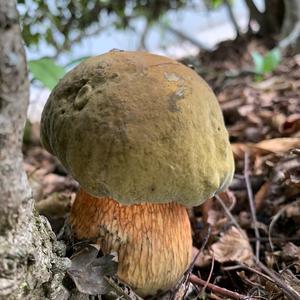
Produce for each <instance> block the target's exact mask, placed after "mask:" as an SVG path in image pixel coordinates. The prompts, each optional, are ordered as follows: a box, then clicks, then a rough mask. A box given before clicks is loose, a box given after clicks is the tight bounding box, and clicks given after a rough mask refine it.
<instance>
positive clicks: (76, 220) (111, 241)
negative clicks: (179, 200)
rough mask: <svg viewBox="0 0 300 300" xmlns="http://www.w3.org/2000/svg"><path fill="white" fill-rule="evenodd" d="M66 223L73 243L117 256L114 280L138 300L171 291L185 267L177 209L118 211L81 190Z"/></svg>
mask: <svg viewBox="0 0 300 300" xmlns="http://www.w3.org/2000/svg"><path fill="white" fill-rule="evenodd" d="M70 221H71V224H72V226H73V230H74V232H75V236H76V237H77V238H78V239H85V238H97V240H98V243H99V244H100V247H101V249H102V251H103V252H104V253H105V254H106V253H110V252H112V251H116V252H117V253H118V259H119V265H118V273H117V275H118V277H119V278H120V280H122V281H124V282H125V283H127V284H128V285H130V286H131V287H132V288H133V289H134V290H135V291H136V292H137V293H138V294H139V295H141V296H145V295H154V294H156V293H157V292H158V291H160V290H161V291H163V290H167V289H169V288H171V287H172V286H173V285H175V284H176V282H177V281H178V280H179V279H180V278H181V276H182V275H183V273H184V271H185V270H186V269H187V267H188V265H189V263H190V261H191V255H192V254H191V251H192V237H191V227H190V221H189V217H188V213H187V210H186V208H185V207H184V206H182V205H180V204H176V203H167V204H153V203H144V204H135V205H130V206H124V205H121V204H119V203H118V202H116V201H115V200H113V199H111V198H105V197H103V198H99V197H94V196H91V195H90V194H88V193H86V192H85V191H84V190H83V189H81V190H80V191H79V193H78V195H77V197H76V200H75V203H74V205H73V206H72V210H71V217H70Z"/></svg>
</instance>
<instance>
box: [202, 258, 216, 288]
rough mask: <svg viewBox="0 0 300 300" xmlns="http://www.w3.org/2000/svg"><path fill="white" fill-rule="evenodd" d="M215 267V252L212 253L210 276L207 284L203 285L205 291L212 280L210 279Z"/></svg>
mask: <svg viewBox="0 0 300 300" xmlns="http://www.w3.org/2000/svg"><path fill="white" fill-rule="evenodd" d="M214 267H215V256H214V254H213V255H212V261H211V268H210V272H209V275H208V278H207V280H206V285H205V286H204V287H203V291H204V292H205V289H206V288H207V286H208V284H209V282H210V279H211V276H212V273H213V270H214Z"/></svg>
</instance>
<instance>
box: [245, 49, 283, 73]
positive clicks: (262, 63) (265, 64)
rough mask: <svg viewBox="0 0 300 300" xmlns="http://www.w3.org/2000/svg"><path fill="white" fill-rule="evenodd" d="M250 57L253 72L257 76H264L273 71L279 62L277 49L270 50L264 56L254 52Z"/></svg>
mask: <svg viewBox="0 0 300 300" xmlns="http://www.w3.org/2000/svg"><path fill="white" fill-rule="evenodd" d="M251 55H252V59H253V63H254V72H255V73H256V74H257V75H265V74H267V73H270V72H272V71H274V70H275V69H276V68H277V66H278V65H279V63H280V61H281V53H280V50H279V49H278V48H274V49H272V50H271V51H269V52H268V53H267V54H266V55H264V56H263V55H261V54H260V53H258V52H256V51H255V52H253V53H252V54H251Z"/></svg>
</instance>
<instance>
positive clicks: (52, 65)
mask: <svg viewBox="0 0 300 300" xmlns="http://www.w3.org/2000/svg"><path fill="white" fill-rule="evenodd" d="M87 58H88V56H83V57H79V58H76V59H74V60H71V61H69V62H68V63H67V64H66V65H65V66H61V65H58V64H57V63H56V62H55V60H54V59H52V58H49V57H43V58H40V59H36V60H30V61H28V68H29V71H30V73H31V75H32V79H33V80H34V81H37V82H39V83H41V84H42V85H43V86H44V87H47V88H48V89H50V90H52V89H53V88H54V87H55V86H56V84H57V83H58V81H59V79H60V78H62V77H63V76H64V75H65V73H66V72H67V71H68V70H69V69H72V68H73V67H75V66H76V65H78V64H79V63H81V62H82V61H83V60H85V59H87Z"/></svg>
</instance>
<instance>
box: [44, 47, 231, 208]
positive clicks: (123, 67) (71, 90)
mask: <svg viewBox="0 0 300 300" xmlns="http://www.w3.org/2000/svg"><path fill="white" fill-rule="evenodd" d="M41 139H42V143H43V145H44V146H45V147H46V149H47V150H48V151H50V152H51V153H52V154H54V155H56V156H57V157H58V158H59V159H60V161H61V162H62V164H63V165H64V166H65V167H66V168H67V169H68V170H69V171H70V173H71V174H72V175H73V177H74V178H75V179H76V180H77V181H78V182H79V183H80V185H81V186H82V187H83V188H84V190H86V191H87V192H88V193H90V194H92V195H94V196H99V197H111V198H113V199H115V200H117V201H118V202H120V203H123V204H134V203H143V202H146V201H149V202H152V203H166V202H171V201H173V202H177V203H179V204H183V205H185V206H194V205H199V204H201V203H202V202H203V201H204V200H206V199H207V198H209V197H211V196H212V195H214V193H215V192H219V191H221V190H223V189H225V188H226V187H227V186H228V185H229V183H230V181H231V179H232V175H233V170H234V164H233V156H232V151H231V148H230V144H229V140H228V133H227V131H226V129H225V126H224V121H223V117H222V113H221V110H220V108H219V105H218V102H217V99H216V98H215V96H214V94H213V92H212V91H211V89H210V88H209V87H208V85H207V84H206V83H205V81H204V80H203V79H202V78H201V77H199V76H198V75H197V74H196V73H195V72H194V71H193V70H191V69H190V68H188V67H186V66H184V65H182V64H181V63H179V62H176V61H173V60H171V59H169V58H166V57H162V56H158V55H153V54H149V53H144V52H114V51H113V52H109V53H106V54H103V55H100V56H96V57H93V58H90V59H87V60H86V61H84V62H82V63H81V64H79V65H78V66H77V67H76V68H74V69H73V70H72V71H70V72H69V73H68V74H66V75H65V77H64V78H63V79H62V80H61V81H60V82H59V83H58V85H57V86H56V87H55V88H54V90H53V91H52V93H51V95H50V97H49V99H48V102H47V104H46V106H45V108H44V111H43V114H42V121H41Z"/></svg>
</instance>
